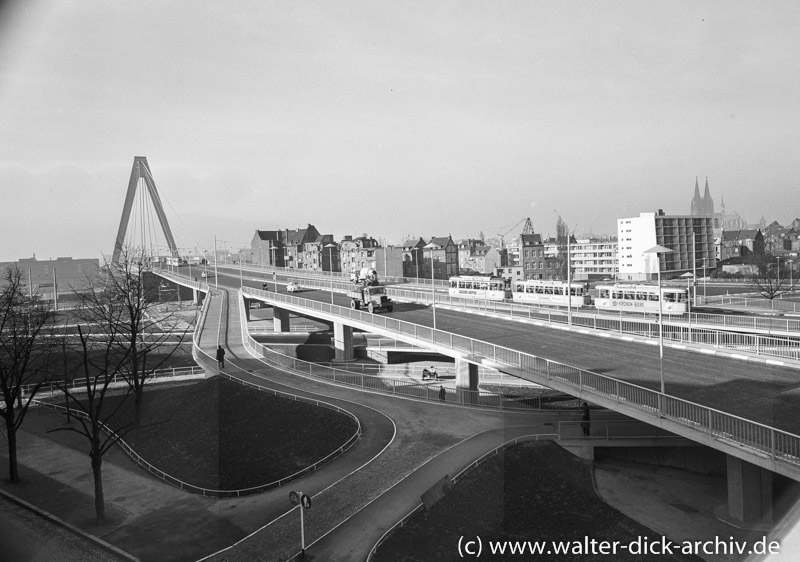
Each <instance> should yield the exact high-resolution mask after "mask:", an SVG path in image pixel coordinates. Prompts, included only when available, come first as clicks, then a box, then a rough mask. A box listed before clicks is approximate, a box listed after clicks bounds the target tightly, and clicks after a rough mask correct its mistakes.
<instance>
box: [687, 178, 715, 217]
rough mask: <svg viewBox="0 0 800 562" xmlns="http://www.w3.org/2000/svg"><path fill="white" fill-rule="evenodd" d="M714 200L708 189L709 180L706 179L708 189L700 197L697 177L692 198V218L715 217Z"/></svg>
mask: <svg viewBox="0 0 800 562" xmlns="http://www.w3.org/2000/svg"><path fill="white" fill-rule="evenodd" d="M713 215H714V200H713V199H712V198H711V192H710V191H709V189H708V178H706V189H705V192H704V193H703V196H702V197H700V184H699V180H698V179H697V177H695V179H694V197H692V216H713Z"/></svg>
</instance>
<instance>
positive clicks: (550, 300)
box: [511, 279, 591, 308]
mask: <svg viewBox="0 0 800 562" xmlns="http://www.w3.org/2000/svg"><path fill="white" fill-rule="evenodd" d="M567 288H569V296H567ZM511 294H512V298H513V299H514V302H518V303H525V304H544V305H550V306H568V305H569V306H572V307H574V308H580V307H582V306H585V305H588V304H590V303H591V299H590V298H589V291H588V289H587V288H586V285H584V284H583V283H567V282H566V281H552V280H544V279H529V280H527V281H514V283H513V284H512V293H511Z"/></svg>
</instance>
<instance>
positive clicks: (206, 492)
mask: <svg viewBox="0 0 800 562" xmlns="http://www.w3.org/2000/svg"><path fill="white" fill-rule="evenodd" d="M207 295H208V296H207V298H206V299H205V302H204V304H203V310H202V312H201V317H200V319H199V320H198V322H197V328H196V330H195V334H194V342H195V349H197V350H198V352H199V358H200V359H201V360H202V361H203V363H205V364H206V368H209V367H210V366H212V365H213V366H216V359H212V358H211V357H210V356H209V355H208V354H207V353H205V352H202V351H199V347H198V346H197V343H198V342H199V339H200V332H201V331H202V328H204V326H205V319H206V316H207V313H208V309H209V307H210V302H211V300H212V295H211V294H210V293H207ZM224 295H225V293H222V294H221V295H219V298H220V299H221V300H222V299H224ZM222 304H223V303H221V305H222ZM223 311H224V306H220V316H222V312H223ZM219 337H220V336H219V332H218V334H217V340H218V341H219ZM203 372H204V369H203V367H184V368H176V369H163V370H161V371H160V372H158V373H157V374H156V373H154V375H153V376H154V377H155V376H159V377H162V378H163V377H168V376H169V377H172V378H174V377H177V376H181V375H182V374H192V375H197V374H200V373H203ZM220 375H221V376H224V377H226V378H227V379H228V380H230V381H233V382H238V383H239V384H242V385H243V386H247V387H249V388H252V389H255V390H258V391H261V392H267V393H269V394H272V395H273V396H280V397H282V398H286V399H289V400H294V401H298V402H305V403H308V404H313V405H315V406H318V407H322V408H327V409H330V410H333V411H336V412H338V413H341V414H343V415H346V416H349V417H350V418H351V419H352V420H353V421H354V422H355V424H356V431H355V432H354V433H353V435H352V436H350V438H348V440H347V441H346V442H345V443H344V444H342V445H341V446H340V447H338V448H337V449H336V450H334V451H332V452H331V453H329V454H328V455H326V456H325V457H323V458H322V459H320V460H318V461H317V462H315V463H313V464H311V465H310V466H307V467H306V468H304V469H302V470H300V471H297V472H295V473H294V474H291V475H289V476H286V477H284V478H281V479H279V480H276V481H274V482H270V483H268V484H263V485H260V486H253V487H250V488H243V489H238V490H213V489H209V488H203V487H201V486H195V485H193V484H190V483H188V482H185V481H183V480H181V479H179V478H177V477H175V476H172V475H170V474H167V473H166V472H164V471H163V470H160V469H158V468H156V467H155V466H153V465H152V464H150V463H149V462H148V461H146V460H145V459H144V458H142V457H141V456H140V455H139V454H138V453H137V452H136V451H135V450H134V449H133V448H132V447H131V446H130V445H128V443H127V442H126V441H125V440H124V439H122V438H121V437H120V436H119V435H117V434H116V433H115V432H114V431H113V430H112V429H111V428H109V427H108V426H106V425H105V424H103V423H102V422H101V423H100V426H101V428H102V430H103V431H104V432H106V433H107V434H108V435H110V436H111V437H112V439H114V440H115V442H116V443H117V444H118V445H119V446H120V447H121V448H122V450H124V451H125V452H126V453H127V454H128V456H130V457H131V459H132V460H133V461H134V462H136V463H137V464H138V465H139V466H141V467H142V468H144V469H145V470H146V471H147V472H149V473H150V474H152V475H153V476H155V477H156V478H159V479H160V480H163V481H164V482H166V483H168V484H171V485H173V486H175V487H177V488H180V489H181V490H186V491H188V492H192V493H196V494H201V495H203V496H209V497H218V498H222V497H241V496H245V495H250V494H257V493H260V492H263V491H266V490H269V489H272V488H276V487H279V486H282V485H284V484H286V483H287V482H290V481H292V480H295V479H297V478H299V477H300V476H302V475H304V474H307V473H308V472H313V471H315V470H317V468H319V467H320V466H321V465H323V464H325V463H327V462H330V461H331V460H333V459H334V458H335V457H336V456H338V455H340V454H342V453H343V452H344V451H346V450H348V449H349V448H350V447H352V446H353V445H354V444H355V443H356V442H357V441H358V440H359V439H360V438H361V434H362V429H361V422H360V421H359V420H358V418H357V417H356V416H355V415H354V414H352V413H351V412H349V411H347V410H345V409H343V408H339V407H338V406H336V405H334V404H330V403H328V402H323V401H321V400H314V399H310V398H306V397H303V396H298V395H294V394H289V393H286V392H281V391H278V390H274V389H269V388H264V387H262V386H259V385H256V384H253V383H250V382H247V381H244V380H242V379H239V378H237V377H234V376H232V375H229V374H226V373H220ZM85 382H86V380H85V379H75V380H74V381H71V384H72V385H73V386H74V387H76V388H77V387H78V386H79V385H80V384H85ZM124 382H125V379H124V377H123V376H122V375H119V380H117V377H115V378H114V381H113V382H112V384H114V383H124ZM62 388H63V387H62ZM50 391H51V393H56V392H63V390H62V389H61V388H51V389H50ZM31 403H32V404H35V405H37V406H43V407H45V408H50V409H55V410H61V411H67V408H65V407H64V406H61V405H59V404H55V403H53V402H51V401H46V400H38V399H34V400H32V401H31ZM70 412H71V414H72V415H76V416H80V417H83V418H85V419H88V418H89V416H88V415H87V414H86V413H85V412H83V411H79V410H75V409H71V410H70Z"/></svg>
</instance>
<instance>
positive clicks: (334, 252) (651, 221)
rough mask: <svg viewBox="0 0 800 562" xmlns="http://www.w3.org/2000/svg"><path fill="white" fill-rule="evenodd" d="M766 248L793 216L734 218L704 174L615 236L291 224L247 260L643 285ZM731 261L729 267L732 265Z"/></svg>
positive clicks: (259, 237)
mask: <svg viewBox="0 0 800 562" xmlns="http://www.w3.org/2000/svg"><path fill="white" fill-rule="evenodd" d="M762 251H767V252H769V253H770V254H772V255H776V256H782V257H785V258H786V259H787V260H791V258H792V257H796V256H797V255H798V253H800V219H795V221H793V222H792V223H791V224H790V225H789V226H787V227H783V226H781V225H780V224H778V223H777V222H773V223H771V224H769V225H767V224H766V222H765V221H764V220H763V218H762V221H761V224H760V225H759V227H757V228H747V223H746V222H745V221H744V220H743V219H742V218H741V217H740V216H739V215H738V214H737V213H733V212H726V211H725V203H724V200H723V202H722V212H715V211H714V202H713V199H712V198H711V195H710V191H709V186H708V180H707V179H706V184H705V193H704V195H703V196H702V197H701V196H700V190H699V182H698V181H697V180H696V181H695V195H694V198H693V199H692V203H691V214H689V215H667V214H666V213H664V211H662V210H658V211H656V212H645V213H640V215H639V216H638V217H630V218H622V219H618V220H617V236H616V237H595V236H582V237H576V236H574V235H572V234H570V235H569V236H567V235H566V234H564V235H562V237H561V238H560V239H556V238H553V237H545V236H543V235H542V234H541V233H538V232H535V231H534V228H533V224H532V222H531V220H530V218H528V219H525V221H524V225H523V226H522V228H521V231H520V232H519V233H518V234H516V235H512V237H511V239H510V240H509V242H508V243H507V244H506V243H505V242H504V240H503V238H502V237H501V238H500V240H499V243H498V241H497V240H491V241H488V240H484V238H483V235H482V234H481V236H480V237H479V238H476V239H472V238H468V239H465V240H459V241H454V240H453V238H452V237H451V236H441V237H437V236H434V237H432V238H430V239H427V240H426V239H424V238H416V239H414V238H411V239H408V240H406V241H404V242H402V244H400V245H390V244H385V243H382V242H379V240H377V239H376V238H373V237H371V236H368V235H367V234H362V235H361V236H357V237H354V236H345V237H344V238H343V239H341V240H339V241H338V242H337V241H336V240H335V239H334V237H333V235H332V234H321V233H320V232H319V231H318V230H317V229H316V228H315V227H314V226H313V225H311V224H309V225H308V226H307V227H306V228H298V229H294V230H289V229H285V230H256V231H255V234H254V236H253V239H252V242H251V247H250V250H249V261H250V262H252V263H258V264H262V265H271V266H275V267H281V268H287V269H295V270H306V271H334V272H345V273H349V272H353V271H358V270H360V269H362V268H364V267H368V268H373V269H375V270H376V271H378V273H379V275H381V276H382V277H383V278H386V277H401V276H402V277H412V278H413V277H418V278H435V279H447V278H449V277H453V276H455V275H459V274H494V275H501V276H503V277H505V278H506V279H509V280H525V279H566V278H567V276H568V275H569V276H570V277H571V278H572V279H574V280H575V281H590V280H611V279H619V280H622V281H646V280H652V279H654V278H655V276H656V274H657V272H659V271H660V272H661V274H662V275H664V277H665V279H670V278H679V277H681V276H688V274H690V273H691V274H692V275H697V276H705V275H708V274H709V273H710V272H712V271H714V270H716V269H718V267H719V266H720V265H721V264H722V265H726V266H727V264H736V263H742V260H745V259H746V258H747V257H748V255H749V254H751V253H754V252H755V253H758V252H762ZM731 267H733V266H731Z"/></svg>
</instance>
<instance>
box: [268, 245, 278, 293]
mask: <svg viewBox="0 0 800 562" xmlns="http://www.w3.org/2000/svg"><path fill="white" fill-rule="evenodd" d="M277 249H278V248H276V247H274V246H270V247H269V251H270V253H271V256H270V257H271V258H272V264H270V265H272V284H273V285H274V286H275V292H276V293H277V292H278V273H277V272H276V271H275V250H277Z"/></svg>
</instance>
